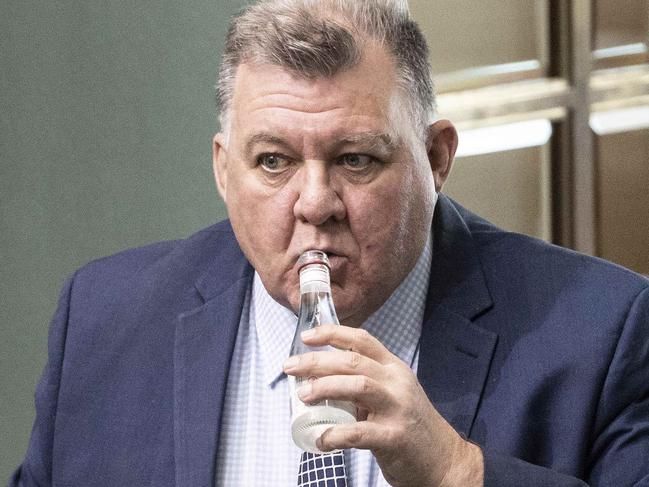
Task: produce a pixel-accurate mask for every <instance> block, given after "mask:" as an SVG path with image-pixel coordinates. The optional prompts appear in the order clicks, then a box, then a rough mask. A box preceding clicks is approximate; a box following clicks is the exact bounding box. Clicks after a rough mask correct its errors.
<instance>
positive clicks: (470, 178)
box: [444, 134, 552, 241]
mask: <svg viewBox="0 0 649 487" xmlns="http://www.w3.org/2000/svg"><path fill="white" fill-rule="evenodd" d="M461 137H462V134H460V140H461ZM548 154H549V146H548V144H547V143H545V144H544V145H541V146H537V147H527V148H523V149H515V150H508V151H504V152H493V153H490V154H480V155H472V156H466V157H458V158H456V160H455V164H454V167H453V170H452V171H451V177H450V179H449V181H448V183H447V184H446V185H445V186H444V193H445V194H447V195H449V196H450V197H451V198H454V199H456V200H457V201H458V202H459V203H460V204H462V205H463V206H466V207H467V208H468V209H470V210H471V211H474V212H475V213H477V214H479V215H480V216H482V217H484V218H486V219H487V220H489V221H491V222H493V223H495V224H496V225H498V226H500V227H502V228H504V229H506V230H511V231H514V232H520V233H525V234H528V235H532V236H534V237H539V238H543V239H545V240H548V241H549V240H550V239H551V237H552V232H551V213H550V212H551V210H550V199H549V194H550V165H549V157H548Z"/></svg>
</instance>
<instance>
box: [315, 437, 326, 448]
mask: <svg viewBox="0 0 649 487" xmlns="http://www.w3.org/2000/svg"><path fill="white" fill-rule="evenodd" d="M315 447H316V448H317V449H318V450H320V451H324V450H323V449H322V436H318V438H317V439H316V440H315Z"/></svg>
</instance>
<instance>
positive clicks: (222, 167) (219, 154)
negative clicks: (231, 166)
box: [212, 133, 228, 203]
mask: <svg viewBox="0 0 649 487" xmlns="http://www.w3.org/2000/svg"><path fill="white" fill-rule="evenodd" d="M212 170H213V171H214V180H215V181H216V189H218V191H219V194H220V195H221V198H223V201H225V202H226V203H227V196H226V195H227V191H226V188H227V182H228V151H227V149H226V147H225V137H224V136H223V134H222V133H218V134H216V135H215V136H214V139H213V140H212Z"/></svg>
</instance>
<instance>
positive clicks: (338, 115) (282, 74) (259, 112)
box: [214, 47, 445, 326]
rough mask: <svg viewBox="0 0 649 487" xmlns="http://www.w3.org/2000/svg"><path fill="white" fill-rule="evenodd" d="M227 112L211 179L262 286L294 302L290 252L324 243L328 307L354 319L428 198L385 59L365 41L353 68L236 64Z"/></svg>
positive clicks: (383, 294)
mask: <svg viewBox="0 0 649 487" xmlns="http://www.w3.org/2000/svg"><path fill="white" fill-rule="evenodd" d="M230 120H231V127H230V131H229V137H228V139H227V140H226V139H225V137H224V135H223V134H218V135H217V136H216V137H215V139H214V166H215V173H216V178H217V185H218V187H219V191H220V193H221V195H222V196H223V198H224V200H225V202H226V205H227V208H228V213H229V217H230V220H231V222H232V226H233V228H234V232H235V234H236V237H237V240H238V241H239V244H240V245H241V248H242V249H243V252H244V253H245V255H246V257H247V258H248V259H249V261H250V262H251V263H252V265H253V267H254V268H255V269H256V270H257V272H258V273H259V275H260V277H261V279H262V282H263V283H264V286H265V287H266V289H267V290H268V292H269V293H270V294H271V295H272V296H273V298H274V299H275V300H277V301H278V302H280V303H281V304H283V305H284V306H287V307H290V308H292V309H293V310H295V311H297V309H298V307H299V302H300V299H299V296H300V294H299V279H298V273H297V269H296V262H297V259H298V257H299V256H300V254H301V253H302V252H304V251H305V250H310V249H319V250H323V251H325V252H327V254H328V255H329V259H330V262H331V283H332V291H333V295H334V303H335V305H336V310H337V312H338V316H339V318H340V320H341V322H342V323H343V324H346V325H349V326H360V325H361V324H362V322H363V321H364V320H365V319H366V318H367V317H368V316H369V315H370V314H371V313H372V312H374V311H375V310H376V309H378V307H380V305H381V304H382V303H383V302H384V301H385V300H386V299H387V298H388V297H389V296H390V294H391V293H392V292H393V291H394V289H396V287H397V286H398V285H399V283H400V282H401V281H402V280H403V278H404V277H405V276H406V275H407V274H408V272H409V271H410V270H411V269H412V267H413V265H414V264H415V262H416V261H417V259H418V257H419V255H420V253H421V251H422V249H423V246H424V243H425V241H426V238H427V234H428V232H429V230H430V221H431V218H432V211H433V207H434V195H435V184H434V181H433V169H431V164H430V163H429V159H428V155H427V149H426V141H425V140H422V139H423V137H422V136H421V135H422V134H415V133H414V129H413V128H412V127H411V123H410V117H409V116H408V114H407V113H406V109H405V104H404V103H403V98H402V95H401V92H400V91H399V90H398V89H397V85H396V73H395V66H394V62H393V60H392V58H391V57H390V56H389V55H388V54H387V53H386V52H385V51H384V50H383V49H382V48H378V47H375V48H367V49H366V50H365V53H364V56H363V61H362V62H361V63H360V64H359V65H358V66H356V67H354V68H352V69H350V70H348V71H345V72H343V73H340V74H338V75H336V76H335V77H332V78H327V79H315V80H306V79H302V78H297V77H295V76H294V75H292V74H291V73H290V72H288V71H285V70H283V69H282V68H279V67H276V66H272V65H265V64H263V65H259V64H242V65H241V66H239V68H238V71H237V76H236V80H235V87H234V95H233V101H232V110H231V119H230ZM429 149H430V148H429ZM428 152H429V153H431V150H429V151H428ZM433 152H434V151H433ZM434 167H435V165H434V164H433V168H434ZM441 172H443V171H440V174H441ZM444 174H445V173H444ZM436 175H437V172H436ZM440 177H441V176H440Z"/></svg>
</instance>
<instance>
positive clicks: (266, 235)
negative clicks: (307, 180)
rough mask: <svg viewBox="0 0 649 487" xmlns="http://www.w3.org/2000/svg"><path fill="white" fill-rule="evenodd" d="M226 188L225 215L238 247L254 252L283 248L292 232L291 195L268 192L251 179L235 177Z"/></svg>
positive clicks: (281, 190)
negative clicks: (226, 212)
mask: <svg viewBox="0 0 649 487" xmlns="http://www.w3.org/2000/svg"><path fill="white" fill-rule="evenodd" d="M233 179H234V181H232V180H230V181H231V183H230V186H229V188H228V190H229V192H230V190H231V192H230V194H231V195H232V197H231V198H228V212H229V215H230V219H231V221H232V225H233V227H234V229H235V232H236V234H237V237H238V238H239V240H240V242H241V244H242V246H243V247H244V248H246V249H248V250H250V251H254V252H257V253H262V254H263V253H267V252H268V251H269V250H273V249H275V250H278V249H285V248H286V246H287V245H288V242H289V241H290V238H291V234H292V229H293V204H294V200H295V196H294V195H293V194H292V192H291V191H290V190H288V189H287V188H282V189H279V190H272V191H271V190H269V189H268V188H266V187H264V186H262V185H261V184H259V182H258V181H256V178H254V177H249V176H248V177H235V178H233Z"/></svg>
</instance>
